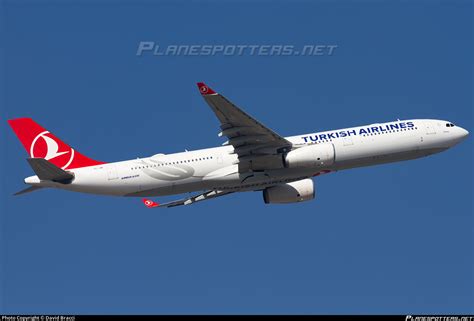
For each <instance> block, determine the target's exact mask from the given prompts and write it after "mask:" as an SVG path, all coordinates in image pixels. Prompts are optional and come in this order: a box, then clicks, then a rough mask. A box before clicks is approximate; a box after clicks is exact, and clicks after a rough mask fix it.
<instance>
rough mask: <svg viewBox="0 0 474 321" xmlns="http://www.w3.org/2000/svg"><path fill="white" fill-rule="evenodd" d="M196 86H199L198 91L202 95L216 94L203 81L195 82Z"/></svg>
mask: <svg viewBox="0 0 474 321" xmlns="http://www.w3.org/2000/svg"><path fill="white" fill-rule="evenodd" d="M197 86H198V88H199V92H200V93H201V95H203V96H207V95H215V94H217V93H216V92H215V91H214V90H212V89H211V87H209V86H208V85H206V84H205V83H203V82H198V83H197Z"/></svg>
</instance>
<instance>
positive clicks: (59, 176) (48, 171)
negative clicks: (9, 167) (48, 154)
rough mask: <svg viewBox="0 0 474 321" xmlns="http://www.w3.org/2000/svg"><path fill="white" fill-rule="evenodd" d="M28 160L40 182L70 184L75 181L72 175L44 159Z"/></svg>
mask: <svg viewBox="0 0 474 321" xmlns="http://www.w3.org/2000/svg"><path fill="white" fill-rule="evenodd" d="M26 160H27V161H28V163H29V164H30V166H31V168H32V169H33V171H34V172H35V174H36V175H37V176H38V177H39V179H40V180H43V181H53V182H58V183H62V184H69V183H71V182H72V180H73V179H74V175H73V174H72V173H69V172H66V171H65V170H64V169H61V168H59V167H57V166H56V165H54V164H53V163H50V162H48V161H47V160H46V159H44V158H27V159H26Z"/></svg>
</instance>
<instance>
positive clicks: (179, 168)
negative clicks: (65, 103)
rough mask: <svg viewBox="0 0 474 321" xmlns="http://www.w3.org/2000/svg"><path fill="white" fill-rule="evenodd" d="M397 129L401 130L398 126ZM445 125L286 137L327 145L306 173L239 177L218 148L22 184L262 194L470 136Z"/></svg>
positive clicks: (124, 192) (420, 122)
mask: <svg viewBox="0 0 474 321" xmlns="http://www.w3.org/2000/svg"><path fill="white" fill-rule="evenodd" d="M401 123H404V124H405V125H404V126H401V125H400V124H401ZM447 123H448V122H446V121H442V120H428V119H416V120H405V121H394V122H388V123H383V124H372V125H367V126H360V127H352V128H345V129H340V130H333V131H326V132H319V133H312V134H306V135H297V136H291V137H286V139H287V140H289V141H290V142H291V143H292V144H293V147H294V148H299V147H302V146H303V147H304V146H308V145H317V144H327V145H328V146H329V148H330V150H331V153H333V154H331V155H332V156H331V157H333V162H332V163H331V165H323V166H321V165H318V166H314V167H309V168H308V167H305V168H286V167H284V166H281V168H275V169H272V170H265V171H249V172H243V173H239V171H238V159H237V155H236V154H233V153H232V152H233V147H232V146H221V147H215V148H208V149H201V150H196V151H188V152H182V153H175V154H169V155H164V154H158V155H154V156H152V157H148V158H140V159H134V160H128V161H122V162H115V163H107V164H102V165H97V166H90V167H84V168H78V169H72V170H70V171H71V172H73V173H74V176H75V178H74V180H73V182H72V183H71V184H59V183H54V182H48V181H40V180H39V179H38V177H37V176H32V177H28V178H26V179H25V183H27V184H31V185H41V186H49V187H56V188H62V189H66V190H70V191H76V192H85V193H94V194H105V195H117V196H161V195H171V194H179V193H185V192H192V191H200V190H210V189H213V190H235V191H245V190H261V189H264V188H266V187H269V186H273V185H276V184H279V183H282V182H291V181H296V180H300V179H303V178H308V177H312V176H316V175H318V174H320V173H326V172H329V171H337V170H343V169H349V168H354V167H360V166H369V165H376V164H381V163H388V162H395V161H402V160H408V159H414V158H419V157H423V156H428V155H431V154H434V153H438V152H441V151H443V150H446V149H448V148H450V147H452V146H454V145H456V144H457V143H459V142H460V141H461V140H462V139H464V138H465V137H466V136H467V134H468V132H467V131H466V130H464V129H462V128H460V127H457V126H454V127H447V126H446V124H447ZM407 124H409V126H408V125H407ZM401 127H403V128H401Z"/></svg>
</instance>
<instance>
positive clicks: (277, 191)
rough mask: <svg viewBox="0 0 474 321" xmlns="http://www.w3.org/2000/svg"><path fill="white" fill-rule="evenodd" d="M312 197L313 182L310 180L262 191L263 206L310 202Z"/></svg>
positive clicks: (313, 190)
mask: <svg viewBox="0 0 474 321" xmlns="http://www.w3.org/2000/svg"><path fill="white" fill-rule="evenodd" d="M314 195H315V189H314V182H313V180H312V179H310V178H306V179H302V180H300V181H296V182H291V183H285V184H280V185H276V186H272V187H269V188H266V189H265V190H264V191H263V200H264V201H265V204H270V203H276V204H284V203H296V202H304V201H309V200H312V199H314Z"/></svg>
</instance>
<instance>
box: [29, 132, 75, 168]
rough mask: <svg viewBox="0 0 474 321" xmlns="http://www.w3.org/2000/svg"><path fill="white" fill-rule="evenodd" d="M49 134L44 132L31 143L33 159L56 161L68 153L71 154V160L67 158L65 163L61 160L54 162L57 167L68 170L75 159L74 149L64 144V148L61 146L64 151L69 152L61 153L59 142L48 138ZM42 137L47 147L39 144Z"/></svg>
mask: <svg viewBox="0 0 474 321" xmlns="http://www.w3.org/2000/svg"><path fill="white" fill-rule="evenodd" d="M47 134H49V131H44V132H42V133H40V134H38V136H36V137H35V139H34V140H33V142H32V143H31V147H30V155H31V157H33V158H34V157H41V158H44V159H46V160H48V161H49V160H53V159H55V158H57V157H59V156H61V155H65V154H67V153H70V157H69V159H67V158H65V159H64V161H62V160H59V159H58V160H54V161H52V163H54V164H55V165H56V166H58V167H61V168H62V169H66V168H67V167H68V166H69V165H70V164H71V163H72V160H73V159H74V149H72V148H71V147H69V146H67V145H66V144H62V145H64V146H61V147H62V149H63V150H64V148H67V149H69V150H66V151H62V152H60V151H59V144H58V142H57V141H55V140H54V139H53V138H51V137H49V136H46V135H47ZM40 137H41V138H42V139H43V141H44V143H45V145H43V146H40V145H39V144H38V142H39V138H40Z"/></svg>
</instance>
